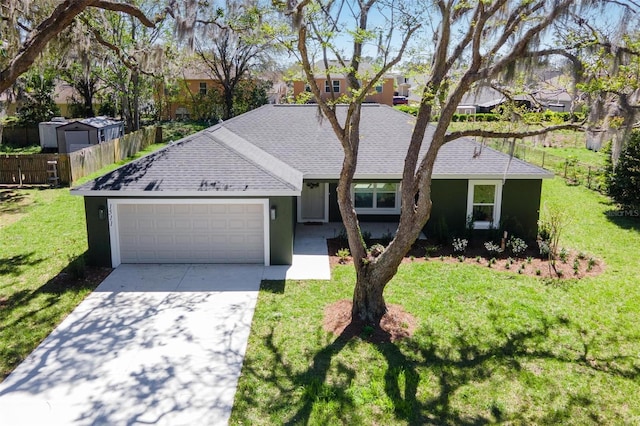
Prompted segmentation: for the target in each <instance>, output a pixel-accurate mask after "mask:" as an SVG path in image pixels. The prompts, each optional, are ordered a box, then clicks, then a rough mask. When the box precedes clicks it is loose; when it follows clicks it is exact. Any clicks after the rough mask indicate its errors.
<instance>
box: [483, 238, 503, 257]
mask: <svg viewBox="0 0 640 426" xmlns="http://www.w3.org/2000/svg"><path fill="white" fill-rule="evenodd" d="M484 248H485V249H487V251H488V252H489V255H491V256H495V255H497V254H500V253H502V248H501V247H500V246H499V245H497V244H494V243H493V241H487V242H486V243H484Z"/></svg>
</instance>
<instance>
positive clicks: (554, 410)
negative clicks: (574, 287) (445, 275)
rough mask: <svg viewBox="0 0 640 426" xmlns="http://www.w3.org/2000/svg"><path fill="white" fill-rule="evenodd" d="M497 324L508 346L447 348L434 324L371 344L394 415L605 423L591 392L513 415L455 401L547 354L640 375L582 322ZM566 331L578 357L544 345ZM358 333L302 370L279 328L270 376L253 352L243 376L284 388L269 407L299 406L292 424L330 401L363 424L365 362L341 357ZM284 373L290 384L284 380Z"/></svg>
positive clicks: (466, 343) (463, 421)
mask: <svg viewBox="0 0 640 426" xmlns="http://www.w3.org/2000/svg"><path fill="white" fill-rule="evenodd" d="M349 327H351V326H349ZM461 329H462V328H461ZM494 329H495V331H496V332H497V333H499V335H500V336H501V337H502V338H503V339H502V341H501V343H500V344H496V345H493V346H488V345H487V344H486V342H485V336H481V335H479V334H478V333H477V332H471V333H469V334H467V335H464V333H460V335H458V336H456V337H453V338H452V342H453V346H452V347H450V348H447V349H444V348H442V347H440V346H439V344H440V343H439V342H441V337H442V336H441V335H440V334H439V333H438V332H437V331H435V330H430V329H428V328H426V327H423V328H422V329H421V330H420V331H419V332H418V333H417V334H416V335H415V336H414V337H413V338H412V339H409V340H405V341H402V342H399V343H398V344H395V343H390V342H384V343H370V344H372V345H374V346H375V347H376V350H377V351H378V352H379V353H380V354H382V355H383V356H384V358H385V361H386V371H385V373H384V392H385V394H386V396H387V397H388V398H389V400H390V401H391V403H392V404H393V413H394V417H395V418H396V419H397V420H398V421H401V422H406V423H408V424H456V425H477V424H487V423H495V422H505V421H506V422H515V423H524V424H526V423H530V422H532V421H533V422H536V423H542V424H547V423H558V422H562V421H567V420H569V419H571V418H572V415H573V414H574V412H575V410H588V412H589V414H588V416H589V418H591V419H592V420H593V421H596V422H597V421H598V420H602V419H600V412H599V407H598V405H597V401H595V400H593V399H591V398H590V396H589V395H587V396H584V395H566V403H565V404H564V405H562V406H560V407H558V406H555V407H553V406H551V405H550V406H549V407H542V408H541V407H538V408H541V412H535V411H534V412H533V413H519V412H518V413H516V414H513V412H511V413H509V412H507V411H506V410H505V409H504V407H502V406H501V404H499V403H498V402H496V401H490V400H488V401H486V402H485V403H484V405H483V406H481V407H477V410H476V411H477V412H473V411H471V412H464V411H461V410H460V406H459V405H460V402H459V401H455V400H454V401H452V397H454V398H458V397H459V396H460V392H459V391H460V390H461V389H464V388H465V387H468V386H472V387H473V386H474V384H475V385H477V384H478V383H481V382H489V381H490V380H494V381H495V382H494V383H499V382H500V380H503V378H502V376H503V375H506V379H507V380H509V379H510V378H513V380H516V381H517V380H518V377H517V376H518V375H519V374H520V373H521V372H522V370H523V369H526V368H528V367H527V366H526V365H523V363H527V362H528V361H532V362H534V361H535V360H542V359H552V360H555V361H557V362H559V363H562V364H565V365H566V366H567V368H569V369H575V368H579V369H584V368H586V369H588V370H590V371H592V372H594V373H595V372H599V373H603V374H607V375H610V376H616V377H621V378H626V379H629V380H631V381H637V380H638V379H639V378H640V366H638V365H636V364H635V361H634V355H629V356H616V357H612V358H611V359H598V358H596V357H594V356H592V355H591V354H590V346H591V343H592V342H591V341H588V340H586V337H585V334H584V333H583V332H581V331H580V328H579V326H577V325H574V324H571V323H570V322H569V321H567V320H566V319H563V318H554V319H542V320H541V321H540V323H539V325H538V326H532V327H528V328H527V329H522V330H519V331H513V330H509V331H505V330H501V327H500V326H499V325H497V324H494ZM559 332H571V333H572V334H576V335H578V336H580V337H579V340H580V342H581V346H580V347H576V348H575V352H572V353H571V355H569V351H567V352H562V353H555V351H553V350H552V349H550V347H551V346H550V345H545V344H544V342H546V341H548V340H549V339H550V338H552V336H554V335H557V333H559ZM353 334H354V331H353V330H350V329H349V328H347V329H345V331H344V333H343V334H342V335H341V336H338V337H337V338H336V339H335V340H334V341H333V342H332V343H330V344H329V345H326V346H325V347H323V348H322V349H320V350H319V351H318V352H317V353H316V354H315V356H314V357H313V360H312V362H311V364H310V366H309V368H307V369H306V370H305V371H303V372H296V371H295V369H294V368H292V367H291V366H290V364H289V363H288V362H287V361H286V360H285V357H284V349H283V348H281V347H278V346H277V345H276V344H274V338H273V330H272V332H271V333H270V334H269V335H268V336H266V338H265V339H264V345H265V346H266V347H267V348H268V350H269V351H270V352H271V354H272V356H273V360H274V361H275V363H274V365H273V368H272V370H271V371H270V372H269V373H266V374H265V373H262V372H261V371H264V370H263V369H262V367H263V366H264V365H263V363H264V359H261V360H260V365H259V364H258V363H257V362H254V361H253V360H251V359H250V356H247V358H246V359H245V365H244V368H245V369H244V370H243V374H250V375H255V376H256V377H257V378H258V379H259V380H263V381H268V382H271V383H272V384H273V385H274V386H277V387H278V390H279V393H280V395H281V399H280V400H279V401H278V402H275V403H273V404H272V405H270V407H269V410H271V409H275V410H283V411H284V410H286V407H292V406H293V407H298V408H297V410H296V411H295V413H294V414H293V415H291V416H290V417H289V419H288V421H287V422H286V423H285V424H289V425H293V424H308V423H309V422H310V420H311V415H312V412H313V410H314V407H315V406H316V404H324V405H323V406H322V408H320V410H321V411H320V412H324V411H331V412H333V413H335V414H336V415H339V416H341V420H343V421H344V422H346V423H349V424H353V423H358V422H360V421H363V420H362V419H359V418H357V417H355V416H356V414H354V411H355V410H350V408H351V407H353V406H354V405H355V400H354V397H353V394H352V393H350V392H349V391H348V389H349V387H350V385H351V383H352V381H353V379H354V378H355V377H356V372H357V368H358V367H355V368H354V367H352V366H350V365H347V364H343V363H342V362H341V361H336V360H334V357H335V356H336V355H337V354H338V353H340V352H341V351H342V350H344V349H345V348H346V347H347V348H348V347H349V346H351V345H350V341H349V340H347V339H345V338H343V336H345V335H347V336H349V335H353ZM611 343H613V342H611ZM284 344H285V345H286V343H284ZM605 345H606V343H605ZM336 363H337V364H336ZM330 371H331V376H330V378H329V377H328V376H329V372H330ZM336 371H337V372H338V373H337V374H336ZM497 374H499V375H497ZM283 377H284V378H286V380H287V381H288V383H290V384H288V385H286V386H285V385H283V384H282V378H283ZM424 380H427V381H428V382H427V383H426V384H425V386H428V387H429V389H428V390H426V391H425V390H424V389H422V390H421V392H420V397H418V389H419V386H420V383H421V381H424ZM538 380H541V381H547V382H548V383H547V386H548V387H549V389H551V390H550V392H560V394H564V390H563V389H558V386H560V387H562V386H564V385H563V384H562V383H560V382H555V381H554V379H551V378H549V379H547V378H545V377H544V375H543V376H542V377H540V378H539V379H538ZM300 389H302V391H301V392H300ZM471 392H472V393H473V392H474V391H473V390H471ZM594 397H595V395H594ZM244 398H247V401H246V402H247V406H251V405H258V404H259V403H258V401H257V400H255V401H254V400H252V399H251V398H252V396H250V395H244ZM594 399H595V398H594ZM372 404H375V402H372ZM380 409H381V410H382V409H384V407H380ZM471 410H473V408H472V409H471ZM512 411H513V410H512ZM237 414H239V416H238V419H239V420H240V422H241V423H243V422H244V420H247V421H248V420H249V419H243V418H242V413H237ZM315 415H317V412H316V414H314V416H315ZM343 416H344V417H343ZM349 416H350V417H349ZM532 416H533V418H532ZM316 420H318V419H317V418H316ZM320 421H322V420H320Z"/></svg>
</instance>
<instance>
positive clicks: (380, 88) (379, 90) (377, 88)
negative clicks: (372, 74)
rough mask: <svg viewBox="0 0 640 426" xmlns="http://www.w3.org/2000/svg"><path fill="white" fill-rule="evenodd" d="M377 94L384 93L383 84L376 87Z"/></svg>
mask: <svg viewBox="0 0 640 426" xmlns="http://www.w3.org/2000/svg"><path fill="white" fill-rule="evenodd" d="M376 93H382V84H377V85H376Z"/></svg>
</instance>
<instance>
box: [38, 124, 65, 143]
mask: <svg viewBox="0 0 640 426" xmlns="http://www.w3.org/2000/svg"><path fill="white" fill-rule="evenodd" d="M67 123H68V121H67V120H66V119H65V118H64V117H53V118H52V119H51V121H43V122H42V123H39V124H38V133H39V135H40V146H41V147H42V149H57V148H58V133H57V132H56V129H57V128H58V127H60V126H63V125H65V124H67Z"/></svg>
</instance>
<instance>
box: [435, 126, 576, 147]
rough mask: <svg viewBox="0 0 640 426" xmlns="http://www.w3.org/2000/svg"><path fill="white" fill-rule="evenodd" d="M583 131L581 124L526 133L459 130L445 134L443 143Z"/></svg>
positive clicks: (550, 127) (520, 137) (551, 127)
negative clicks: (458, 140) (477, 138)
mask: <svg viewBox="0 0 640 426" xmlns="http://www.w3.org/2000/svg"><path fill="white" fill-rule="evenodd" d="M567 129H573V130H583V129H584V128H583V127H582V124H574V123H570V124H560V125H557V126H549V127H545V128H543V129H538V130H529V131H526V132H494V131H491V130H483V129H469V130H459V131H457V132H451V133H447V134H446V135H445V137H444V140H445V143H446V142H451V141H453V140H456V139H460V138H466V137H471V136H479V137H482V138H496V139H509V138H516V139H522V138H527V137H531V136H538V135H543V134H545V133H549V132H554V131H556V130H567Z"/></svg>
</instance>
